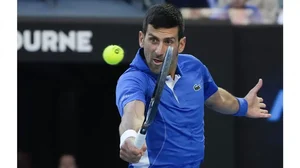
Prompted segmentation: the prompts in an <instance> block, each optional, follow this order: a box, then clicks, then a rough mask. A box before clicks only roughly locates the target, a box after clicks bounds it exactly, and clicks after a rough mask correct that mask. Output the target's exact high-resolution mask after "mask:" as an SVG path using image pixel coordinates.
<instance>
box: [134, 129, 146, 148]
mask: <svg viewBox="0 0 300 168" xmlns="http://www.w3.org/2000/svg"><path fill="white" fill-rule="evenodd" d="M145 139H146V134H145V135H144V134H141V133H140V132H139V133H138V134H137V136H136V138H135V141H134V146H135V147H137V148H139V149H141V148H142V147H143V145H144V143H145Z"/></svg>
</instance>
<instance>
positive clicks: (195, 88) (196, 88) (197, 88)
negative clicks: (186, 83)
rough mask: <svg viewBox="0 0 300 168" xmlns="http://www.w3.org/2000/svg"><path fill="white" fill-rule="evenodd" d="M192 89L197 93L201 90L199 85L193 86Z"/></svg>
mask: <svg viewBox="0 0 300 168" xmlns="http://www.w3.org/2000/svg"><path fill="white" fill-rule="evenodd" d="M193 88H194V91H199V90H200V89H201V86H200V84H195V85H194V87H193Z"/></svg>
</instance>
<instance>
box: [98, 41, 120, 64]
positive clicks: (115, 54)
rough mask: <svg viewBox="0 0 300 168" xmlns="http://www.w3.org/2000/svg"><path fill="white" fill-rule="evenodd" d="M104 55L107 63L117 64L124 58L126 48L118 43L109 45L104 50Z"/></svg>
mask: <svg viewBox="0 0 300 168" xmlns="http://www.w3.org/2000/svg"><path fill="white" fill-rule="evenodd" d="M102 56H103V59H104V61H105V62H106V63H107V64H109V65H117V64H119V63H120V62H121V61H122V60H123V58H124V50H123V48H122V47H120V46H118V45H109V46H107V47H106V48H105V49H104V50H103V53H102Z"/></svg>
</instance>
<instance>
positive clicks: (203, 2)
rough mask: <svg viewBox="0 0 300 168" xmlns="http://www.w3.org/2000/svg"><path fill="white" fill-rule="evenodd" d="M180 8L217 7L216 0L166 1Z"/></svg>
mask: <svg viewBox="0 0 300 168" xmlns="http://www.w3.org/2000/svg"><path fill="white" fill-rule="evenodd" d="M165 2H166V3H169V4H172V5H174V6H176V7H178V8H212V7H214V6H215V5H216V0H165Z"/></svg>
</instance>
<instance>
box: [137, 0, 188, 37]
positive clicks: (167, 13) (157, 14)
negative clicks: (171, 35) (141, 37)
mask: <svg viewBox="0 0 300 168" xmlns="http://www.w3.org/2000/svg"><path fill="white" fill-rule="evenodd" d="M148 24H151V25H152V26H153V27H154V28H155V29H158V28H173V27H177V26H178V37H179V39H181V38H182V37H183V36H184V20H183V18H182V14H181V12H180V10H179V9H178V8H177V7H175V6H173V5H171V4H167V3H164V4H156V5H153V6H152V7H151V8H149V9H148V11H147V12H146V17H145V18H144V21H143V33H144V34H146V32H147V27H148Z"/></svg>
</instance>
